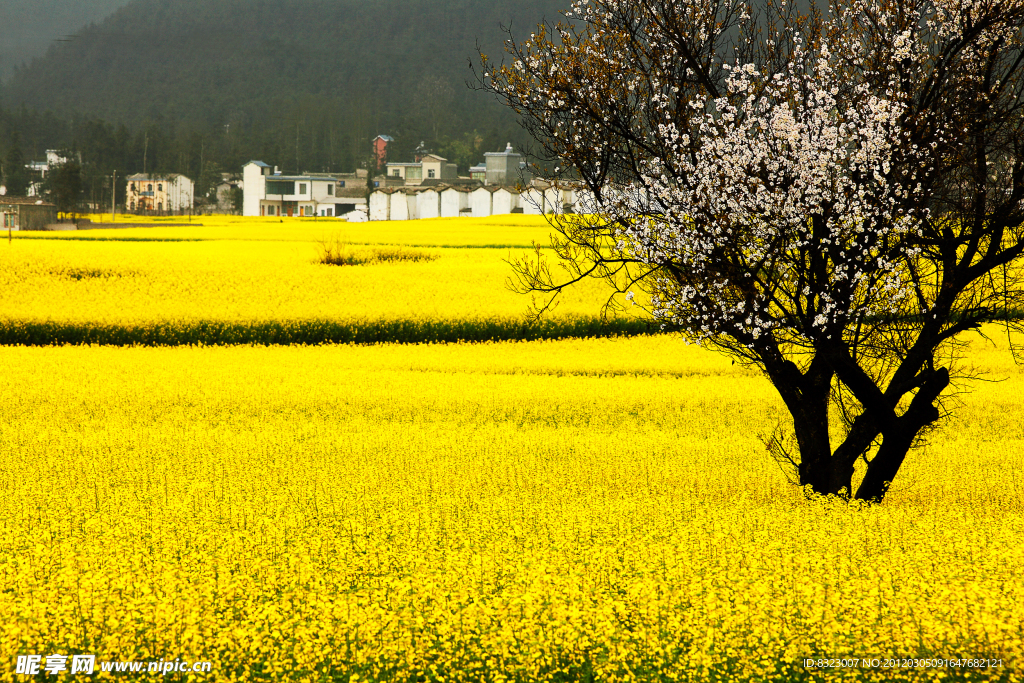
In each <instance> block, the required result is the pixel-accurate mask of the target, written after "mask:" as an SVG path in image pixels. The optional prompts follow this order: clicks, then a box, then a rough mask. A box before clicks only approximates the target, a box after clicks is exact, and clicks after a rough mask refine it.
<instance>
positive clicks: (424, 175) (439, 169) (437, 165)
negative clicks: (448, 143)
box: [387, 154, 459, 185]
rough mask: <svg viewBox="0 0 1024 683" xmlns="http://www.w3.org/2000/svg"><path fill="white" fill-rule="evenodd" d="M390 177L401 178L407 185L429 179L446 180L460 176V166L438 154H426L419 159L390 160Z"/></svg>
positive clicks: (388, 166) (417, 183)
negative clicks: (406, 160) (409, 160)
mask: <svg viewBox="0 0 1024 683" xmlns="http://www.w3.org/2000/svg"><path fill="white" fill-rule="evenodd" d="M387 168H388V178H401V179H402V180H404V181H405V184H406V185H419V184H421V183H423V182H424V181H427V180H436V181H440V182H445V181H449V180H456V179H457V178H458V177H459V171H458V166H457V165H456V164H452V163H449V162H448V160H447V159H445V158H444V157H441V156H438V155H436V154H424V155H423V156H422V157H421V158H420V160H419V161H413V162H389V163H388V165H387Z"/></svg>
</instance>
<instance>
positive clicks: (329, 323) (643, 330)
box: [0, 317, 657, 346]
mask: <svg viewBox="0 0 1024 683" xmlns="http://www.w3.org/2000/svg"><path fill="white" fill-rule="evenodd" d="M652 332H657V328H656V327H653V328H652V326H651V325H650V324H649V323H648V322H646V321H643V320H636V319H618V318H616V319H611V320H602V319H600V318H597V317H578V318H559V319H557V320H556V319H544V320H541V321H539V322H537V323H533V324H524V323H523V321H522V319H521V318H519V317H513V318H493V319H490V320H427V319H420V320H365V321H357V322H348V321H334V320H296V321H278V320H270V321H246V322H229V321H216V320H211V321H198V322H184V321H182V322H177V321H175V322H154V323H141V324H102V323H100V324H97V323H96V322H81V323H79V322H53V321H18V320H0V345H23V346H51V345H61V344H104V345H110V346H190V345H197V344H205V345H215V344H265V345H271V344H380V343H386V342H398V343H406V344H418V343H451V342H458V341H474V342H483V341H508V340H537V339H562V338H577V337H581V338H582V337H618V336H631V335H638V334H651V333H652Z"/></svg>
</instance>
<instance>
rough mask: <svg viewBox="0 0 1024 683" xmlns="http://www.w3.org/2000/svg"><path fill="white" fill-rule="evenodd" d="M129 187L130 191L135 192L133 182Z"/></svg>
mask: <svg viewBox="0 0 1024 683" xmlns="http://www.w3.org/2000/svg"><path fill="white" fill-rule="evenodd" d="M129 188H130V189H131V191H132V192H135V183H131V185H130V186H129Z"/></svg>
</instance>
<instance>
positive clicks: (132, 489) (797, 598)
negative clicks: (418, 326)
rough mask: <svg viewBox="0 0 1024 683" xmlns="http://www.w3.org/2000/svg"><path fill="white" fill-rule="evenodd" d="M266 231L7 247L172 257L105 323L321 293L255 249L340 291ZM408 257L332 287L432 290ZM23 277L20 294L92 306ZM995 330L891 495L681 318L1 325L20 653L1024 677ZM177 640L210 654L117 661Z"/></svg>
mask: <svg viewBox="0 0 1024 683" xmlns="http://www.w3.org/2000/svg"><path fill="white" fill-rule="evenodd" d="M146 229H147V230H148V229H149V228H146ZM167 229H168V230H172V229H173V228H167ZM428 238H429V236H424V238H423V239H422V241H421V242H420V244H427V243H428ZM265 242H266V240H255V241H254V240H242V239H234V238H233V239H224V240H212V241H201V242H146V243H125V242H122V241H114V242H95V243H90V242H82V241H77V240H71V241H67V240H66V239H61V241H60V242H59V243H52V244H51V243H50V242H48V241H45V240H31V239H24V240H16V241H15V243H14V244H13V245H12V247H13V248H12V249H10V250H8V249H7V246H8V245H0V252H4V251H6V254H7V255H6V256H3V257H2V258H3V259H7V260H5V261H3V266H4V272H5V275H4V277H5V278H7V279H5V280H4V282H5V285H4V286H5V288H6V287H8V286H11V287H14V288H15V289H17V295H18V296H26V297H28V296H32V292H31V291H30V290H31V288H28V287H23V286H22V285H19V284H17V283H15V284H11V283H12V279H11V278H10V277H9V276H8V275H6V272H7V269H8V267H11V268H17V269H18V272H19V273H20V274H22V275H25V276H29V275H30V276H31V277H32V278H35V279H34V280H33V282H34V283H35V284H36V286H37V287H38V288H41V289H46V290H47V291H48V292H49V293H50V297H52V298H57V299H59V298H60V296H66V297H79V298H78V299H77V300H78V301H84V300H86V299H84V298H82V292H81V291H80V290H76V289H74V288H73V284H81V283H83V282H84V283H85V284H86V286H89V285H90V283H91V282H92V280H95V279H97V278H91V279H90V278H89V277H88V276H86V277H84V278H83V279H81V280H72V281H71V282H69V281H68V280H67V279H66V276H65V275H62V274H61V273H63V272H66V271H62V270H61V268H65V267H66V268H85V267H92V268H97V269H117V268H135V269H138V271H139V272H143V273H145V275H144V276H143V277H136V276H129V277H136V285H135V286H134V287H133V286H129V285H125V284H123V283H122V284H113V285H111V287H113V289H110V290H106V291H107V293H110V292H119V296H121V297H122V298H121V299H120V304H121V306H120V308H121V309H122V310H121V312H118V308H117V307H116V306H113V305H111V304H108V303H107V302H104V301H103V300H102V296H101V294H100V292H96V293H94V295H93V298H92V299H90V300H91V301H93V302H94V304H93V305H94V308H93V309H92V311H93V313H92V315H91V316H90V315H89V314H86V315H83V316H82V317H81V318H77V320H80V321H81V322H82V323H83V324H90V321H97V320H101V319H113V320H117V319H119V318H118V316H143V317H144V316H146V315H163V316H165V317H164V318H163V319H165V320H168V321H171V323H173V321H174V319H175V317H182V318H184V317H187V316H193V315H200V314H201V313H200V312H201V310H202V307H203V306H209V307H212V309H213V310H215V311H217V312H218V314H219V315H225V316H227V315H239V316H242V317H245V316H259V315H283V312H286V311H288V310H291V309H290V306H293V305H294V306H298V305H299V304H298V303H296V302H300V301H307V302H309V303H308V306H309V308H308V309H304V310H309V311H312V310H313V306H314V304H315V302H316V300H317V297H316V296H314V295H312V294H309V295H307V294H301V295H299V294H292V295H282V296H285V299H287V296H292V297H293V298H292V299H289V300H288V301H291V302H292V303H291V304H289V305H285V304H284V303H281V301H282V300H280V299H275V298H274V297H275V296H276V294H275V293H274V292H272V291H266V292H264V289H267V290H269V289H271V288H270V287H264V286H261V284H260V282H261V278H271V279H270V280H269V282H273V283H278V284H279V283H281V282H282V279H281V278H292V279H293V281H294V282H295V283H296V286H300V285H302V284H307V285H308V286H309V287H310V288H311V289H313V290H314V291H317V292H320V295H319V296H326V293H329V292H331V293H343V292H344V288H343V287H341V286H339V285H337V283H332V282H330V281H328V280H322V281H321V280H318V279H317V278H318V277H321V276H318V275H317V274H316V272H317V269H316V268H314V267H313V266H312V264H309V260H310V259H309V258H307V261H306V265H308V266H309V269H308V270H306V269H305V268H306V265H300V263H299V262H300V261H301V259H302V258H306V257H303V256H302V254H309V251H308V249H309V247H310V244H309V242H308V241H303V240H296V241H294V244H292V241H291V240H280V241H279V242H277V243H276V244H275V245H271V246H267V245H266V244H265ZM129 247H131V248H136V247H138V248H140V249H143V250H142V251H137V252H125V251H124V250H125V249H128V248H129ZM150 247H152V249H151V250H148V251H147V249H150ZM186 247H191V248H192V249H199V250H192V251H190V250H189V249H186ZM229 247H235V248H237V249H240V250H241V251H236V252H233V251H231V250H230V248H229ZM265 247H266V249H265V250H264V248H265ZM424 248H426V247H424ZM37 249H38V251H31V250H37ZM204 249H206V250H207V251H203V250H204ZM219 249H223V250H219ZM431 249H433V247H431ZM246 250H251V251H246ZM304 250H306V251H304ZM441 251H442V252H444V256H443V257H442V259H439V260H437V261H432V262H424V263H414V264H404V265H405V266H408V267H410V268H424V269H426V268H430V267H435V268H440V267H441V266H442V265H443V264H444V263H445V258H448V251H449V250H447V249H441ZM450 251H451V252H458V253H459V254H461V255H462V256H452V257H451V258H452V259H456V258H464V259H466V261H465V262H464V264H465V265H467V268H468V270H469V271H470V272H469V273H467V274H462V275H458V277H464V278H466V279H465V280H463V281H462V282H463V283H466V284H462V285H459V286H458V287H453V290H454V291H456V292H461V293H462V294H461V296H463V297H465V298H466V299H467V301H466V302H459V301H455V300H453V301H452V302H451V306H452V307H453V309H454V310H457V311H458V315H471V314H472V311H473V310H474V309H473V303H472V301H473V300H474V299H476V300H479V301H484V302H485V303H483V304H478V305H480V306H484V307H486V306H495V307H497V306H507V307H508V308H507V309H500V310H507V311H512V310H513V308H514V307H515V305H516V302H517V300H516V299H513V298H509V299H507V300H506V299H503V298H501V297H504V296H506V295H505V294H504V293H502V292H500V291H495V288H498V287H499V285H500V278H499V277H498V276H499V274H500V268H499V266H495V265H492V264H490V263H489V262H484V254H485V250H479V251H478V250H475V249H461V250H456V249H451V250H450ZM491 251H497V250H491ZM25 253H32V254H35V255H36V257H37V258H35V259H32V258H25V257H24V256H23V254H25ZM126 253H127V254H128V255H127V256H126V255H125V254H126ZM253 254H256V255H257V256H253ZM477 258H479V259H481V261H480V264H481V265H480V268H481V270H482V271H486V272H488V273H490V275H487V277H481V278H480V279H477V280H473V279H472V278H473V277H475V276H474V275H473V274H472V267H471V264H472V263H473V259H477ZM488 258H489V257H488ZM275 259H279V260H275ZM239 262H242V263H244V265H239ZM260 262H264V263H266V264H269V265H266V267H263V266H259V265H258V264H259V263H260ZM499 262H500V259H499ZM274 263H277V264H291V265H281V268H282V269H284V270H288V269H291V271H289V272H287V273H286V274H285V275H281V274H277V275H274V270H275V269H274V267H273V266H272V264H274ZM452 263H455V261H452ZM12 264H13V265H12ZM389 267H390V266H386V265H378V266H374V267H373V268H379V269H382V270H381V272H382V273H383V272H385V271H384V270H383V269H386V268H389ZM341 271H344V269H341ZM341 271H336V272H341ZM218 272H219V273H221V275H220V276H219V277H218ZM392 272H393V275H392V279H393V281H394V282H395V283H396V284H393V285H390V286H389V285H388V281H389V278H388V277H387V276H385V275H381V276H379V279H377V280H375V281H376V282H378V283H379V286H380V287H381V290H380V291H378V292H377V294H378V296H361V297H356V298H354V299H352V300H351V301H346V302H345V303H341V304H338V305H339V307H340V308H339V309H332V310H339V311H342V313H339V315H341V314H344V315H360V314H362V315H368V316H369V315H377V314H378V312H377V311H378V308H379V310H384V311H388V310H392V311H393V310H396V309H395V308H392V309H388V307H389V306H392V307H398V306H400V305H410V304H408V303H406V304H399V303H395V300H398V301H403V300H404V301H408V300H409V299H410V298H411V297H410V296H409V295H408V294H407V292H405V291H402V289H403V287H412V286H413V285H414V284H415V278H414V277H411V276H410V277H409V279H406V280H403V279H401V278H402V277H405V276H403V275H400V273H401V271H399V270H397V269H396V270H395V271H392ZM417 272H420V273H428V272H431V271H429V270H421V271H417ZM449 272H451V273H457V272H458V268H456V267H455V266H452V267H451V271H449ZM46 273H49V275H47V274H46ZM26 274H27V275H26ZM323 277H326V276H323ZM331 277H335V276H334V275H332V276H331ZM336 277H345V275H344V273H343V272H342V274H341V275H337V276H336ZM374 277H377V276H374ZM453 277H456V275H453ZM239 278H247V279H245V284H238V283H237V282H235V280H237V279H239ZM273 278H277V279H273ZM100 279H101V278H100ZM176 281H177V284H178V287H180V288H181V290H182V291H185V292H187V294H175V292H174V283H175V282H176ZM197 282H198V283H200V284H202V283H205V284H206V285H208V286H218V285H219V286H220V287H222V288H223V289H224V290H225V291H229V292H234V294H233V295H232V296H234V297H235V298H234V299H231V297H229V296H227V295H219V296H220V298H217V297H216V296H214V298H203V297H204V296H207V295H205V294H204V293H203V292H202V291H201V290H202V287H199V286H196V283H197ZM474 283H475V284H474ZM332 287H336V289H331V288H332ZM459 287H461V288H459ZM474 287H479V291H475V290H474ZM62 288H66V289H62ZM317 288H319V289H317ZM154 292H159V293H160V294H159V295H157V294H154ZM246 295H249V296H259V297H262V298H261V299H260V300H259V301H257V302H253V301H247V300H246V299H245V297H246ZM161 296H162V297H166V298H167V306H168V309H167V310H168V311H171V312H170V313H167V312H164V313H161V312H160V311H159V307H160V301H161ZM492 296H493V297H496V298H494V299H490V298H489V297H492ZM509 296H511V295H509ZM16 298H17V297H15V296H11V295H10V294H9V293H8V292H7V291H6V290H5V293H4V298H3V300H2V305H0V312H2V314H3V315H10V314H11V311H17V314H18V315H33V314H36V315H40V316H43V315H49V316H52V317H54V318H57V317H59V316H64V317H65V318H66V319H70V318H71V317H72V316H74V315H76V313H75V311H74V310H73V308H72V307H68V306H66V305H65V304H64V303H62V302H61V301H59V300H51V299H48V298H45V297H42V296H40V297H39V298H36V299H34V300H33V301H34V303H33V304H32V305H28V304H25V303H22V302H18V301H16V300H14V299H16ZM193 298H194V299H195V300H197V301H200V302H202V306H200V305H199V304H193V305H192V307H191V308H190V307H189V301H190V300H192V299H193ZM389 298H390V299H391V300H392V301H390V302H389V301H388V299H389ZM488 301H489V302H491V303H486V302H488ZM499 301H500V302H502V303H494V302H499ZM518 301H519V305H523V304H522V300H521V299H519V300H518ZM232 302H233V303H232ZM260 302H262V305H261V303H260ZM275 302H277V303H275ZM356 302H361V304H357V303H356ZM582 302H583V300H582V299H581V302H580V305H582ZM321 303H322V305H324V306H331V305H333V303H332V302H330V301H322V302H321ZM359 305H361V306H362V307H363V308H362V309H359V307H358V306H359ZM436 305H437V308H434V309H424V310H423V311H421V312H420V314H422V315H427V314H429V313H430V312H433V311H437V312H438V313H437V314H439V315H440V314H448V313H447V311H446V309H445V308H444V305H443V303H442V302H440V300H438V301H437V303H436ZM232 306H234V307H236V308H235V309H232ZM344 307H348V308H344ZM268 308H269V309H270V310H271V311H274V312H272V313H267V312H266V311H267V309H268ZM403 310H405V309H403ZM407 310H409V311H411V312H410V313H409V314H410V315H415V314H417V312H416V310H415V309H414V308H412V307H410V308H409V309H407ZM489 310H492V311H493V310H496V309H495V308H491V309H489ZM99 311H102V312H104V313H103V316H108V317H107V318H103V317H102V316H100V315H99V313H97V312H99ZM275 312H276V313H275ZM404 314H405V313H403V315H404ZM137 319H142V318H141V317H140V318H137ZM987 331H988V332H989V333H990V334H989V336H990V337H991V339H992V340H994V341H993V342H991V343H990V342H986V341H984V340H982V339H980V338H979V339H978V340H976V341H975V342H974V344H973V345H972V347H971V348H970V350H969V353H968V360H969V362H970V363H971V364H972V366H973V368H974V369H975V370H976V371H977V372H978V373H980V374H981V376H982V377H984V378H986V379H987V380H999V381H985V382H978V383H976V384H974V385H972V387H971V388H972V390H971V391H969V392H965V393H963V394H961V395H960V396H959V400H958V405H957V406H956V409H955V412H954V413H953V415H952V416H951V417H950V418H949V419H948V420H947V421H945V422H944V423H943V424H942V426H941V428H940V429H938V430H937V431H936V432H934V433H932V435H931V437H930V441H929V443H928V444H927V445H926V446H925V447H924V448H923V449H922V450H920V451H918V452H915V453H914V454H912V456H911V457H910V458H909V459H908V462H907V463H906V465H904V468H903V470H902V471H901V472H900V475H899V479H898V480H897V481H896V483H895V485H894V487H893V489H892V491H891V493H890V494H889V496H888V497H887V499H886V502H885V503H884V504H883V505H881V506H876V507H871V508H865V509H854V508H851V507H848V506H845V505H838V504H832V503H828V502H826V501H807V500H805V499H804V497H803V496H802V495H801V493H800V491H799V490H797V489H795V488H794V487H792V486H790V485H789V484H788V483H786V479H785V476H784V475H783V473H782V472H781V471H780V470H779V469H778V467H777V466H776V464H775V463H774V462H773V461H772V460H771V459H770V458H769V457H768V455H767V454H766V453H765V451H764V448H763V446H762V445H761V444H760V442H759V441H758V438H757V437H758V434H759V433H763V432H767V431H768V430H771V429H772V428H773V427H775V426H776V425H777V424H778V421H779V420H780V419H783V417H784V409H783V407H782V405H781V403H780V401H779V400H778V398H777V396H776V394H775V392H774V390H773V389H772V387H771V386H770V384H769V383H768V382H767V381H765V380H764V379H763V378H761V377H760V376H758V375H757V374H755V373H753V372H751V371H750V370H747V369H744V368H742V367H741V366H738V365H733V364H731V363H730V361H729V360H728V359H726V358H723V357H721V356H718V355H715V354H712V353H709V352H707V351H704V350H702V349H700V348H697V347H694V346H689V345H686V344H685V343H684V342H683V341H682V340H680V339H678V338H677V337H674V336H669V335H657V336H637V337H631V338H612V339H590V340H579V339H562V340H558V341H535V342H518V343H517V342H502V343H482V344H447V345H445V344H405V345H402V344H382V345H364V346H356V345H322V346H216V347H202V346H177V347H149V348H147V347H138V346H136V347H128V348H124V347H112V346H88V345H78V346H70V345H69V346H49V347H24V346H6V347H0V356H2V366H3V381H2V382H0V614H2V615H3V619H2V620H0V651H2V652H3V653H4V656H5V657H6V662H5V663H3V664H0V680H12V681H27V680H65V679H66V680H79V679H80V678H83V676H80V675H74V676H70V675H66V674H62V675H61V676H60V677H58V676H48V675H46V674H39V675H38V676H35V677H27V676H21V675H19V674H18V673H17V670H16V661H17V658H18V657H19V656H20V657H23V658H24V657H27V656H29V655H40V656H41V657H43V660H42V661H43V662H44V663H45V662H47V661H48V660H47V656H48V655H64V656H67V657H68V660H69V661H70V659H71V657H73V656H74V655H81V654H92V655H95V656H96V670H97V671H98V672H99V673H97V674H95V677H96V678H100V679H104V680H108V679H110V678H112V677H117V678H122V679H125V680H150V679H151V680H167V681H170V680H200V681H212V680H217V681H253V680H265V681H276V680H295V681H345V682H347V683H348V682H356V681H373V680H384V681H402V682H405V681H467V682H469V681H522V682H526V681H602V682H603V681H695V682H696V681H708V680H711V681H750V682H754V681H791V680H829V681H852V680H858V681H859V680H871V681H891V680H896V681H901V680H934V681H941V680H1003V681H1024V669H1022V662H1024V659H1022V657H1024V610H1022V609H1021V605H1024V544H1022V539H1024V498H1022V494H1024V474H1022V473H1024V406H1022V403H1021V395H1022V394H1024V368H1022V367H1020V366H1016V365H1014V364H1013V361H1012V358H1011V356H1010V354H1009V352H1008V351H1007V349H1006V345H1007V343H1006V340H1005V337H1003V336H1000V334H999V330H998V329H995V328H992V329H989V330H987ZM808 658H810V659H812V660H815V661H817V660H819V659H822V660H836V659H838V660H839V663H843V660H846V661H845V663H846V664H847V665H849V664H850V660H856V665H855V666H845V667H842V668H834V669H829V670H827V671H826V670H822V669H817V668H815V669H808V668H807V667H806V660H807V659H808ZM937 658H941V659H942V660H943V664H944V666H942V667H936V666H935V664H936V659H937ZM951 658H952V659H954V660H955V663H956V666H953V667H951V666H949V664H948V660H949V659H951ZM181 661H186V662H209V663H210V665H211V671H210V672H209V673H188V674H184V673H177V672H170V673H166V674H158V673H146V671H148V669H144V671H143V672H142V673H137V674H129V673H122V674H112V673H104V672H102V669H103V666H104V665H107V666H109V665H110V663H111V662H136V663H142V664H143V665H145V666H148V663H149V662H160V663H161V665H162V664H164V663H172V662H181ZM865 662H866V664H865ZM981 663H994V664H996V665H997V666H991V667H988V668H984V669H982V668H979V667H978V665H979V664H981ZM84 678H86V679H90V678H93V676H84Z"/></svg>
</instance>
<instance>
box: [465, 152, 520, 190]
mask: <svg viewBox="0 0 1024 683" xmlns="http://www.w3.org/2000/svg"><path fill="white" fill-rule="evenodd" d="M481 165H482V166H483V172H484V185H516V184H519V183H521V184H523V185H527V184H529V182H530V178H531V176H530V172H529V169H528V168H527V165H526V160H525V159H523V155H522V154H519V153H518V152H514V151H513V150H512V143H511V142H510V143H508V144H507V145H506V146H505V150H504V151H502V152H484V163H483V164H481ZM474 168H475V169H479V168H480V166H474ZM479 173H480V171H479V170H477V174H479Z"/></svg>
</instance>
